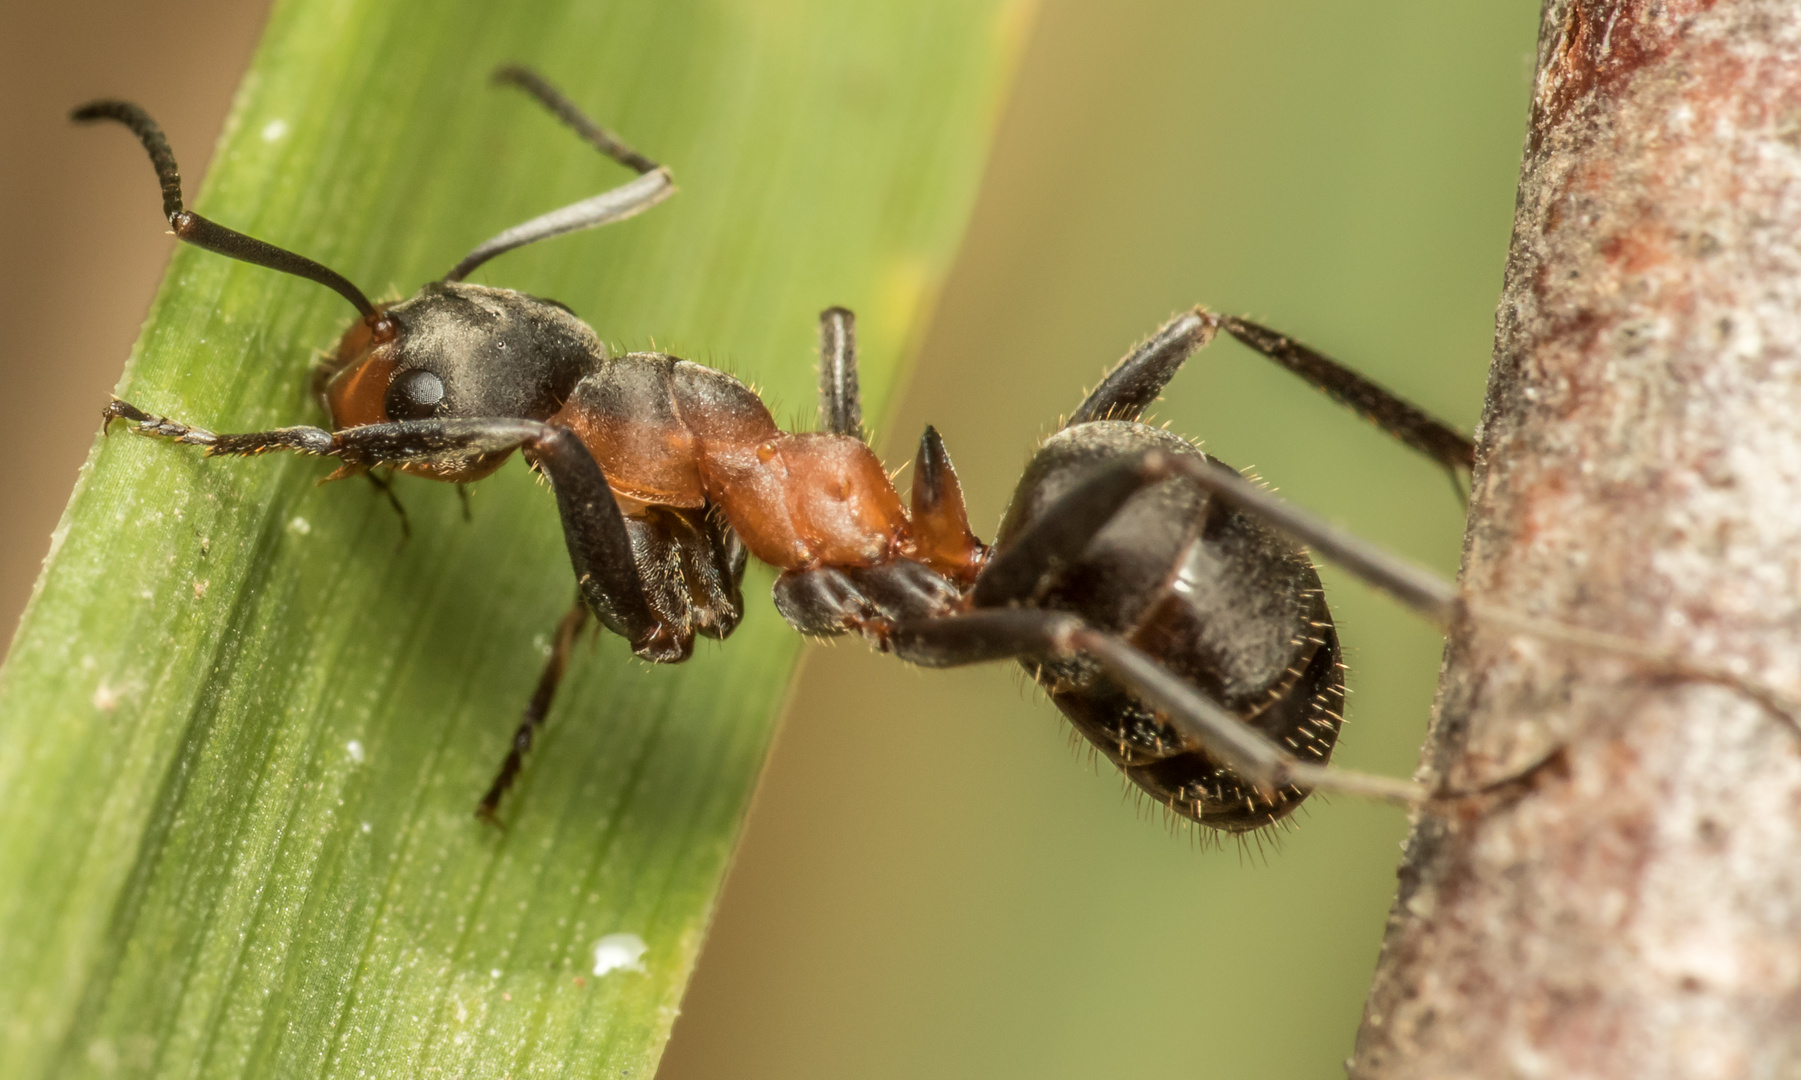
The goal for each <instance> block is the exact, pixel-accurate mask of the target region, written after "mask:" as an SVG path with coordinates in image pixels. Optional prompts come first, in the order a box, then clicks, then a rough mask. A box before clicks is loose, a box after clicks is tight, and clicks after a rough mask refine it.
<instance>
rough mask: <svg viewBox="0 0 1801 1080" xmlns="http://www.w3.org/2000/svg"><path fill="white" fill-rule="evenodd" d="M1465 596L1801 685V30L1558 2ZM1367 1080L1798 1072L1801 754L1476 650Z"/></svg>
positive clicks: (1435, 740) (1715, 1077)
mask: <svg viewBox="0 0 1801 1080" xmlns="http://www.w3.org/2000/svg"><path fill="white" fill-rule="evenodd" d="M1543 18H1544V22H1543V27H1542V29H1541V33H1540V45H1539V57H1538V75H1537V81H1536V85H1535V91H1534V101H1533V115H1532V125H1531V135H1530V138H1529V141H1528V145H1527V148H1526V157H1525V163H1524V166H1523V169H1522V174H1521V182H1520V194H1519V203H1518V209H1517V215H1516V218H1515V224H1514V237H1513V247H1512V252H1511V255H1510V258H1509V263H1508V267H1507V278H1506V285H1505V292H1504V295H1503V296H1502V300H1501V305H1500V314H1499V319H1498V331H1497V338H1496V345H1495V357H1494V367H1493V371H1492V373H1491V375H1490V382H1489V390H1488V400H1487V404H1486V409H1485V413H1484V419H1483V424H1482V428H1481V431H1480V433H1479V445H1480V452H1479V462H1478V467H1477V473H1476V482H1475V493H1474V498H1473V505H1472V515H1471V522H1472V524H1471V529H1470V532H1469V534H1468V537H1467V539H1466V544H1465V552H1464V573H1463V582H1464V585H1463V589H1464V593H1465V595H1466V596H1467V597H1470V598H1471V599H1472V600H1474V601H1476V602H1478V603H1483V604H1489V605H1497V606H1500V607H1504V608H1506V609H1509V610H1511V611H1515V612H1520V613H1525V614H1529V615H1532V616H1536V617H1539V618H1545V619H1553V620H1557V621H1559V622H1562V623H1565V624H1568V625H1571V626H1576V627H1585V628H1591V629H1595V630H1602V631H1606V632H1608V633H1612V634H1618V635H1624V636H1628V637H1631V638H1635V639H1637V640H1639V641H1642V642H1646V643H1648V644H1651V645H1653V646H1655V647H1657V648H1661V649H1667V650H1670V651H1672V652H1674V653H1677V654H1680V655H1683V656H1690V657H1695V658H1697V659H1699V660H1701V661H1703V662H1706V663H1710V664H1720V665H1725V666H1727V667H1728V668H1730V669H1731V670H1734V671H1737V672H1740V673H1742V674H1743V675H1744V676H1745V677H1747V678H1751V679H1756V680H1759V681H1761V682H1764V683H1767V684H1771V685H1773V686H1775V687H1778V688H1781V689H1783V690H1785V691H1786V692H1790V693H1793V692H1794V690H1795V688H1797V687H1801V250H1798V248H1797V240H1798V238H1801V4H1798V3H1796V0H1547V3H1546V5H1545V10H1544V16H1543ZM1535 761H1543V762H1544V764H1543V765H1542V767H1540V768H1537V769H1533V770H1530V771H1528V772H1526V773H1525V775H1524V776H1523V777H1521V778H1520V779H1519V781H1518V782H1517V783H1514V784H1511V785H1507V786H1504V787H1503V788H1501V789H1499V790H1497V792H1496V793H1495V795H1494V796H1493V797H1490V798H1485V799H1482V800H1471V801H1468V802H1466V803H1464V804H1463V805H1462V806H1461V808H1460V811H1459V812H1458V813H1456V814H1452V815H1449V816H1425V817H1423V818H1422V819H1421V820H1420V821H1419V823H1418V825H1417V827H1416V829H1415V831H1414V834H1413V837H1412V839H1411V840H1410V842H1409V848H1408V852H1407V856H1406V861H1405V863H1404V864H1403V867H1402V870H1401V891H1400V895H1399V898H1398V899H1397V901H1396V904H1395V907H1394V910H1393V912H1392V914H1391V916H1390V921H1389V927H1388V934H1387V939H1386V941H1385V943H1384V946H1383V953H1382V958H1381V961H1380V964H1379V967H1378V970H1377V974H1376V981H1375V985H1374V987H1373V990H1372V992H1371V996H1370V999H1369V1003H1368V1005H1367V1007H1366V1012H1365V1016H1364V1024H1363V1029H1362V1031H1361V1032H1360V1033H1359V1036H1358V1040H1357V1048H1356V1054H1355V1056H1354V1057H1353V1059H1352V1061H1351V1062H1350V1070H1351V1073H1352V1075H1353V1076H1356V1077H1362V1078H1383V1080H1392V1078H1400V1077H1431V1078H1433V1080H1444V1078H1449V1077H1538V1076H1544V1077H1558V1078H1577V1077H1633V1078H1635V1080H1650V1078H1659V1077H1706V1078H1708V1080H1733V1078H1739V1077H1759V1078H1763V1077H1769V1078H1775V1077H1794V1076H1801V734H1798V732H1797V728H1796V727H1795V725H1794V723H1793V722H1792V721H1791V720H1786V719H1784V718H1782V717H1780V716H1778V715H1776V714H1773V713H1772V712H1771V711H1770V710H1768V709H1766V708H1763V707H1761V706H1760V705H1758V704H1757V703H1756V702H1754V701H1753V700H1751V699H1750V698H1748V697H1747V696H1746V695H1745V694H1744V693H1742V692H1740V691H1737V690H1734V689H1733V688H1731V687H1730V686H1723V685H1719V684H1709V683H1706V682H1702V681H1697V680H1685V679H1682V678H1679V677H1671V676H1669V675H1668V674H1667V673H1666V674H1663V675H1659V674H1658V673H1657V672H1655V671H1652V670H1648V669H1647V667H1646V665H1645V664H1643V663H1637V662H1634V661H1632V660H1631V659H1629V658H1626V657H1624V656H1621V655H1619V654H1618V653H1617V652H1615V653H1609V652H1608V651H1606V650H1604V649H1589V648H1577V647H1572V646H1571V645H1568V644H1562V643H1558V642H1556V641H1551V640H1547V639H1545V638H1543V637H1540V638H1534V637H1532V636H1528V635H1521V634H1517V633H1509V632H1507V631H1505V630H1501V629H1498V628H1496V627H1495V626H1494V625H1493V624H1492V623H1489V624H1486V625H1485V624H1484V623H1482V622H1481V621H1480V620H1478V621H1476V622H1475V623H1474V624H1472V625H1467V626H1465V627H1463V628H1461V629H1460V630H1459V631H1458V632H1457V633H1456V634H1454V635H1453V638H1452V642H1451V647H1450V649H1449V651H1448V653H1447V662H1446V673H1445V682H1444V686H1443V688H1442V690H1441V694H1440V702H1439V713H1438V717H1437V719H1436V721H1435V724H1434V731H1433V736H1432V741H1431V742H1430V743H1429V744H1428V749H1427V755H1426V763H1425V766H1424V769H1425V772H1426V773H1427V774H1428V778H1429V779H1430V780H1433V781H1437V780H1440V779H1443V780H1445V781H1447V782H1448V783H1450V784H1451V785H1453V786H1455V787H1465V786H1468V785H1471V784H1477V783H1482V782H1486V781H1493V780H1495V779H1498V778H1502V777H1505V776H1508V775H1509V774H1510V773H1512V772H1516V771H1518V770H1519V769H1521V768H1522V767H1523V766H1526V765H1528V764H1530V763H1532V762H1535Z"/></svg>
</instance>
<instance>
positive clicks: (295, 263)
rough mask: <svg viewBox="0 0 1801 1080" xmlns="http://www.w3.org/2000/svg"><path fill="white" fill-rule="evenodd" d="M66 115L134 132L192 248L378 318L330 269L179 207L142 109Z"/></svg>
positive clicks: (164, 148) (169, 167) (108, 104)
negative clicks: (312, 288)
mask: <svg viewBox="0 0 1801 1080" xmlns="http://www.w3.org/2000/svg"><path fill="white" fill-rule="evenodd" d="M69 119H71V120H74V121H77V122H78V123H89V122H92V121H95V120H116V121H118V122H119V123H121V124H124V125H125V126H126V127H128V128H130V129H131V132H132V134H134V135H136V136H137V137H138V141H139V142H141V143H143V144H144V149H145V151H146V152H148V153H149V154H150V163H151V164H152V165H154V166H155V167H156V178H157V180H158V181H159V182H160V183H161V184H162V186H163V215H164V216H165V217H167V218H168V219H169V225H170V226H171V227H172V228H173V229H174V230H175V235H176V236H178V237H180V238H181V239H183V240H186V241H187V242H188V243H190V244H193V245H194V246H195V247H198V248H205V249H206V250H208V251H211V252H216V253H217V254H220V255H224V256H226V257H227V258H232V259H239V260H242V261H243V262H247V263H255V264H256V265H258V266H266V267H268V268H269V269H271V270H280V271H281V272H282V273H284V274H293V275H294V276H295V277H303V278H306V279H307V280H308V281H316V282H318V283H319V284H321V285H324V286H325V287H326V288H329V289H333V290H335V291H336V292H337V293H338V295H339V296H342V297H343V298H344V299H346V300H348V301H350V302H351V303H352V304H355V305H356V309H357V310H358V311H360V312H362V315H363V318H364V320H366V321H367V322H369V323H370V324H372V325H373V324H375V323H377V322H379V321H380V320H381V312H379V311H377V310H375V305H374V304H371V303H370V302H369V298H368V297H367V296H364V295H363V290H361V289H359V288H357V287H356V286H355V285H352V284H351V283H350V281H349V279H348V278H346V277H344V275H342V274H340V273H338V272H337V271H336V270H332V269H331V268H329V267H326V266H321V265H320V264H319V263H316V262H314V261H313V260H311V259H308V258H306V257H305V256H302V255H296V254H294V253H293V252H292V251H289V250H287V249H286V248H278V247H276V246H275V245H274V244H271V243H268V242H267V241H264V240H258V239H257V238H256V237H254V236H245V235H244V234H243V233H241V232H237V231H235V230H232V229H228V228H226V227H225V226H223V225H220V224H219V223H218V222H215V221H209V220H207V219H206V218H203V217H201V216H200V215H199V214H196V213H194V212H193V211H192V210H188V209H185V208H183V206H182V204H181V170H179V169H178V168H176V165H175V153H174V151H172V150H170V149H169V140H168V138H167V137H166V136H164V135H163V129H162V128H160V127H158V126H157V123H156V121H155V120H152V119H150V114H149V113H147V112H145V111H144V110H143V109H140V108H138V107H137V106H136V105H133V104H132V103H131V102H129V101H114V100H101V101H90V102H88V103H87V104H86V105H83V106H81V107H80V108H78V109H76V110H75V111H74V112H72V113H70V114H69Z"/></svg>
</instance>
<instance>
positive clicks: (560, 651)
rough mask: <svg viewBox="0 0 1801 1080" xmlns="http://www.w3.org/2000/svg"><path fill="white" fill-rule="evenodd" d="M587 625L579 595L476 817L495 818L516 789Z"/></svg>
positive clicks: (562, 623) (585, 609)
mask: <svg viewBox="0 0 1801 1080" xmlns="http://www.w3.org/2000/svg"><path fill="white" fill-rule="evenodd" d="M587 622H588V606H587V604H586V603H585V602H584V601H583V598H582V597H580V596H577V597H576V599H575V606H574V607H571V608H570V609H569V613H568V614H567V615H564V616H563V618H562V620H561V621H560V622H558V623H557V631H556V637H555V638H554V640H552V641H551V643H550V658H549V659H548V660H546V661H545V662H544V672H543V674H541V675H539V676H538V686H537V688H536V689H535V690H533V691H532V699H531V701H530V702H529V703H527V704H526V706H525V711H524V712H523V713H521V714H520V717H519V727H518V728H516V729H515V730H514V731H513V745H512V747H511V748H510V749H509V750H508V751H507V756H506V760H504V761H502V762H501V763H500V770H499V771H498V772H496V773H495V774H494V782H493V783H492V784H490V785H489V786H488V793H487V794H485V795H483V796H482V801H481V803H480V804H479V805H477V806H476V808H475V814H476V816H477V817H480V818H482V819H484V820H487V821H493V820H494V819H495V818H494V816H495V813H496V812H497V811H498V810H499V809H500V800H501V798H502V797H503V796H505V795H506V793H507V789H508V788H510V787H512V786H513V781H514V780H515V779H517V778H518V776H519V770H520V769H522V768H524V767H525V755H526V754H527V753H528V752H529V751H530V750H531V748H532V740H533V738H534V737H535V736H536V735H537V733H538V729H539V728H540V727H543V726H544V719H545V717H547V716H549V715H550V704H551V702H552V701H553V700H555V698H556V694H557V687H558V685H560V684H561V683H562V681H563V672H564V671H566V670H568V668H569V656H570V654H571V653H572V652H574V651H575V640H576V638H577V636H579V635H580V634H581V630H582V627H583V626H584V625H586V624H587Z"/></svg>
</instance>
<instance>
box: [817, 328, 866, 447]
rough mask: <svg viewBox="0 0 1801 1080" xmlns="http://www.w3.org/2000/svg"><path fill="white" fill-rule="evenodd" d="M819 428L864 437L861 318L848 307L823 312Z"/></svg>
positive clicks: (820, 334)
mask: <svg viewBox="0 0 1801 1080" xmlns="http://www.w3.org/2000/svg"><path fill="white" fill-rule="evenodd" d="M819 429H820V430H821V431H829V432H831V433H832V434H834V435H853V436H855V437H857V438H859V439H861V438H863V437H864V434H863V405H862V402H861V401H859V400H858V395H857V317H856V316H855V315H853V314H851V312H850V310H849V309H847V308H841V307H833V308H826V309H825V310H824V311H822V312H820V313H819Z"/></svg>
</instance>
